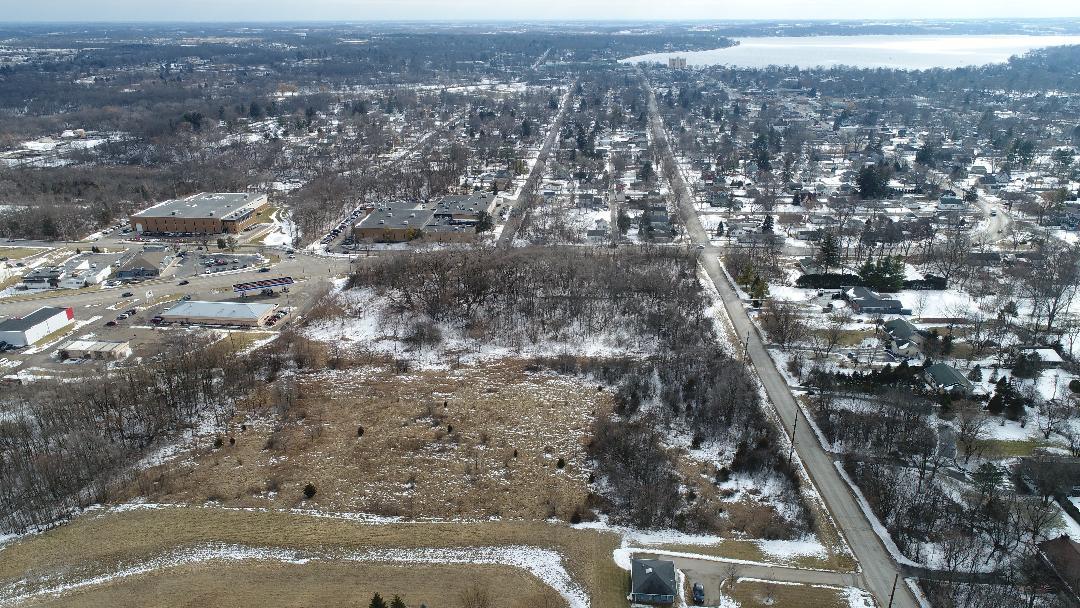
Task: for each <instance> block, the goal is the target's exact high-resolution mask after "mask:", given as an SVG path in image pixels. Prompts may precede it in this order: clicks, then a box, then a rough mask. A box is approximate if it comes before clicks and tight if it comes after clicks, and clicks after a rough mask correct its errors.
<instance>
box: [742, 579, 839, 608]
mask: <svg viewBox="0 0 1080 608" xmlns="http://www.w3.org/2000/svg"><path fill="white" fill-rule="evenodd" d="M729 595H730V596H731V597H732V598H733V599H734V600H735V601H737V602H738V603H739V606H740V608H759V607H760V608H767V607H769V606H782V607H783V608H849V607H850V606H851V603H850V602H849V601H848V599H847V597H846V596H845V595H844V593H843V591H841V590H839V589H834V588H831V587H814V586H810V585H792V584H780V583H765V582H760V581H740V582H738V583H736V584H735V586H734V587H733V588H732V590H731V591H730V592H729Z"/></svg>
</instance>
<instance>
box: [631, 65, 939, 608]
mask: <svg viewBox="0 0 1080 608" xmlns="http://www.w3.org/2000/svg"><path fill="white" fill-rule="evenodd" d="M646 86H647V87H648V91H649V118H650V126H651V128H652V131H653V134H654V140H655V141H656V142H657V144H658V145H659V146H660V151H661V153H662V154H663V155H664V162H666V163H670V164H674V157H673V155H672V153H671V146H670V143H669V142H668V139H667V130H666V129H665V128H664V126H663V123H662V121H661V119H660V115H659V113H658V112H657V109H656V96H655V94H654V92H653V90H652V86H651V84H649V83H648V80H647V79H646ZM674 173H675V175H676V177H675V183H674V184H672V188H673V189H674V190H676V191H677V192H680V193H681V196H679V197H678V198H679V214H680V216H681V217H682V220H683V225H684V226H685V227H686V230H687V232H688V233H689V235H690V238H691V239H692V240H693V242H694V243H695V244H696V245H704V246H705V249H704V250H702V252H701V255H700V261H701V264H702V266H703V267H704V268H705V271H706V272H707V273H708V275H709V278H710V279H712V281H713V283H715V285H716V289H717V291H718V292H719V293H720V296H721V299H722V300H723V302H724V308H725V309H726V310H727V313H728V316H729V317H730V318H731V322H732V324H733V325H734V326H735V331H736V333H737V334H738V335H739V336H743V337H746V339H747V351H748V353H749V355H750V360H751V362H752V363H753V365H754V368H755V369H756V370H757V373H758V377H759V378H761V383H762V384H763V385H764V387H765V392H766V393H767V394H768V396H769V400H770V401H771V402H772V404H773V406H774V407H775V408H776V411H777V413H778V414H779V416H780V419H781V420H782V421H783V424H784V427H785V428H789V429H790V428H791V427H792V425H793V424H794V422H795V419H796V417H797V416H798V417H800V418H801V417H802V416H800V415H799V414H798V412H799V406H798V403H797V402H796V401H795V397H794V396H793V395H792V394H791V390H790V389H789V388H788V385H787V382H786V381H785V380H784V378H783V376H781V374H780V372H779V371H778V370H777V369H776V366H775V364H774V363H773V361H772V358H771V357H770V356H769V354H768V352H767V351H766V349H765V344H764V342H763V341H762V340H761V336H760V335H758V333H757V330H756V329H755V328H754V327H753V324H752V323H751V322H750V318H749V317H748V316H747V314H746V308H745V307H744V306H743V303H742V302H741V301H740V300H739V297H738V295H737V294H736V292H735V290H734V288H733V287H732V286H731V285H730V284H729V283H728V281H727V278H726V277H725V275H724V273H723V271H722V270H721V268H720V262H719V255H720V250H719V249H717V248H715V247H712V246H711V245H709V237H708V234H707V233H706V232H705V230H704V229H703V228H702V226H701V223H700V222H699V221H698V218H697V214H696V213H694V209H693V197H692V195H691V192H690V189H689V187H688V186H687V185H686V181H685V180H683V178H682V175H681V173H679V172H678V171H675V172H674ZM795 449H796V451H797V452H798V454H799V457H800V458H801V459H802V462H803V465H804V466H805V467H806V470H807V472H808V473H809V475H810V478H811V479H812V480H813V482H814V484H815V485H816V486H817V489H818V492H819V493H820V494H821V497H822V498H823V499H824V501H825V504H826V506H827V507H828V509H829V511H830V512H831V513H832V516H833V520H834V521H835V522H836V525H837V526H839V528H840V529H841V531H842V532H843V534H844V536H845V537H846V538H847V541H848V545H849V546H850V547H851V549H852V551H853V552H854V553H855V557H856V559H858V561H859V565H860V567H861V568H862V573H861V574H862V577H861V578H862V581H863V583H864V584H862V585H860V586H861V587H863V588H866V589H868V590H869V591H870V592H871V593H873V594H874V596H875V597H876V598H877V601H878V603H879V604H880V605H882V606H885V605H887V604H888V603H889V596H890V594H891V592H892V588H893V582H894V580H896V576H897V575H898V574H899V572H900V569H899V567H898V566H897V564H896V562H894V561H893V559H892V557H891V556H890V554H889V552H888V550H887V549H886V548H885V546H884V545H883V544H882V541H881V539H880V538H879V537H878V535H877V534H876V533H875V532H874V529H873V528H872V527H871V524H870V522H869V520H868V519H867V517H866V515H865V514H864V513H863V512H862V509H861V508H860V507H859V504H858V502H857V501H856V499H855V497H854V496H853V495H852V493H851V490H850V489H849V488H848V486H847V484H846V483H845V482H844V480H843V479H842V478H841V477H840V474H839V473H838V472H837V470H836V468H835V467H834V465H833V459H832V457H831V456H830V455H829V454H828V453H827V452H826V451H825V450H824V449H823V448H822V447H821V444H820V443H818V440H817V437H816V436H814V433H813V431H812V430H811V429H810V426H809V425H808V424H806V423H805V419H804V420H803V424H800V425H798V430H797V432H796V436H795ZM892 605H893V606H894V607H896V608H917V607H918V605H919V604H918V602H917V601H916V599H915V597H914V595H913V594H912V593H911V591H910V590H909V589H908V588H907V586H906V585H905V584H904V583H903V581H900V583H899V584H897V585H896V595H895V598H894V600H893V604H892Z"/></svg>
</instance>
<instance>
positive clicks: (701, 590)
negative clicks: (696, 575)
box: [691, 583, 705, 606]
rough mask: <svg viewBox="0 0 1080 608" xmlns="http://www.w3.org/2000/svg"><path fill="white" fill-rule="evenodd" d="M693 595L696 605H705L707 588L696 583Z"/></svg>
mask: <svg viewBox="0 0 1080 608" xmlns="http://www.w3.org/2000/svg"><path fill="white" fill-rule="evenodd" d="M691 594H692V595H693V597H694V603H695V604H697V605H698V606H700V605H702V604H704V603H705V587H703V586H702V585H701V583H694V588H693V590H692V592H691Z"/></svg>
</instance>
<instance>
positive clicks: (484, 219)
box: [476, 211, 495, 232]
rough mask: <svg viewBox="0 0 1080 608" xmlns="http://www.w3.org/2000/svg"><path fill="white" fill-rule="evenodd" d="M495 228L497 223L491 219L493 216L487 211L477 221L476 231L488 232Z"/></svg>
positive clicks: (482, 212) (481, 213)
mask: <svg viewBox="0 0 1080 608" xmlns="http://www.w3.org/2000/svg"><path fill="white" fill-rule="evenodd" d="M494 227H495V223H494V222H493V221H492V219H491V214H490V213H488V212H487V211H481V212H480V215H479V216H478V218H477V221H476V231H477V232H486V231H488V230H491V229H492V228H494Z"/></svg>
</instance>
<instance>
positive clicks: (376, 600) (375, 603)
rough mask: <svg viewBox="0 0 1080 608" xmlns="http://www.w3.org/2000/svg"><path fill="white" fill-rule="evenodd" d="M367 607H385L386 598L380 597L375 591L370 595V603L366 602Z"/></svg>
mask: <svg viewBox="0 0 1080 608" xmlns="http://www.w3.org/2000/svg"><path fill="white" fill-rule="evenodd" d="M368 608H386V600H384V599H382V596H381V595H379V592H378V591H376V592H375V595H373V596H371V603H370V604H368Z"/></svg>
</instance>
